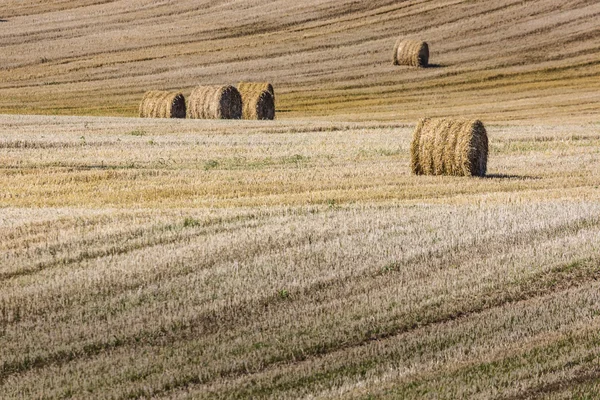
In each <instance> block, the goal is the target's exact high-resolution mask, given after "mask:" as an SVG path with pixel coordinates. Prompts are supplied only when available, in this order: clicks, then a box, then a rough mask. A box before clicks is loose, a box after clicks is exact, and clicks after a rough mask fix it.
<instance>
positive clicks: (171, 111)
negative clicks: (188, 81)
mask: <svg viewBox="0 0 600 400" xmlns="http://www.w3.org/2000/svg"><path fill="white" fill-rule="evenodd" d="M185 111H186V110H185V98H184V97H183V95H182V94H181V93H176V92H167V91H162V90H151V91H148V92H146V93H145V94H144V97H143V98H142V102H141V103H140V109H139V112H140V114H139V115H140V117H142V118H185Z"/></svg>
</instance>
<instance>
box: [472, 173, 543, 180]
mask: <svg viewBox="0 0 600 400" xmlns="http://www.w3.org/2000/svg"><path fill="white" fill-rule="evenodd" d="M483 178H485V179H516V180H523V181H524V180H529V179H530V180H539V179H542V178H541V177H539V176H532V175H511V174H488V175H485V176H484V177H483Z"/></svg>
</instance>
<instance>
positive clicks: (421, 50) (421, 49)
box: [394, 39, 429, 67]
mask: <svg viewBox="0 0 600 400" xmlns="http://www.w3.org/2000/svg"><path fill="white" fill-rule="evenodd" d="M394 65H410V66H413V67H426V66H427V65H429V45H428V44H427V43H426V42H422V41H419V40H407V39H398V40H397V41H396V45H395V46H394Z"/></svg>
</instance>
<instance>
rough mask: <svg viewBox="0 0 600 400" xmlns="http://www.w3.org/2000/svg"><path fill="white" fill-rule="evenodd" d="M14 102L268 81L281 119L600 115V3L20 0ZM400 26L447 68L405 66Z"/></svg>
mask: <svg viewBox="0 0 600 400" xmlns="http://www.w3.org/2000/svg"><path fill="white" fill-rule="evenodd" d="M4 3H5V6H4V7H3V10H2V15H0V19H1V20H2V21H3V22H0V52H1V54H2V59H1V60H0V112H1V113H47V114H92V115H123V116H134V115H136V111H137V104H138V101H139V99H140V97H141V95H142V93H143V92H144V91H145V90H148V89H153V88H165V89H167V88H168V89H182V90H183V91H184V93H185V94H188V93H189V91H190V90H191V88H192V87H193V86H194V85H196V84H198V83H211V84H213V83H215V84H216V83H236V82H237V81H239V80H245V79H248V80H254V79H256V80H265V79H267V80H270V81H272V82H273V83H274V84H275V85H276V89H277V91H278V105H277V107H278V111H279V114H278V115H279V117H280V118H286V117H302V116H313V117H317V116H322V117H328V116H333V117H335V118H337V119H353V120H358V119H382V120H385V119H394V120H405V121H413V120H414V119H415V118H417V117H419V116H422V115H425V114H427V115H458V114H460V115H477V116H480V117H485V118H486V119H488V120H496V121H512V120H525V119H537V120H546V121H550V120H558V119H560V120H564V119H573V120H578V121H585V120H595V119H597V115H598V111H599V110H600V79H599V77H600V27H598V25H597V23H596V21H597V18H598V15H599V14H600V3H598V2H597V1H592V0H587V1H557V0H540V1H522V0H501V1H494V2H489V1H487V2H483V1H478V2H475V1H469V0H462V1H461V0H437V1H431V0H429V1H428V0H407V1H390V0H376V1H369V2H364V1H349V0H344V1H323V0H310V1H305V2H290V1H286V0H278V1H267V0H255V1H248V0H244V1H192V0H184V1H177V2H173V1H166V0H164V1H158V0H141V1H136V2H130V1H124V0H118V1H107V0H96V1H94V0H80V1H55V2H45V1H39V0H37V1H27V2H23V1H17V0H7V1H5V2H4ZM400 36H406V37H414V38H423V39H425V40H427V41H428V42H429V43H430V46H431V50H432V57H431V60H430V61H431V62H432V63H434V67H433V68H428V69H424V70H417V69H410V68H405V67H394V66H392V65H391V51H392V47H393V43H394V41H395V40H396V38H398V37H400Z"/></svg>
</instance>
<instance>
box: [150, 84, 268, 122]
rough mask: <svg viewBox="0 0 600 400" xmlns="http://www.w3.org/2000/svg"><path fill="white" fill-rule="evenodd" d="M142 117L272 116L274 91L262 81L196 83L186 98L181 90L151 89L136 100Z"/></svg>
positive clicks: (223, 117)
mask: <svg viewBox="0 0 600 400" xmlns="http://www.w3.org/2000/svg"><path fill="white" fill-rule="evenodd" d="M139 111H140V117H142V118H186V117H187V118H190V119H258V120H272V119H275V91H274V90H273V85H271V84H270V83H263V82H240V83H239V84H238V86H237V88H236V87H234V86H230V85H226V86H198V87H196V88H195V89H194V90H192V93H191V94H190V96H189V97H188V99H187V104H186V99H185V97H184V96H183V94H181V93H177V92H169V91H159V90H151V91H149V92H146V93H145V94H144V97H143V98H142V102H141V103H140V109H139Z"/></svg>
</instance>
